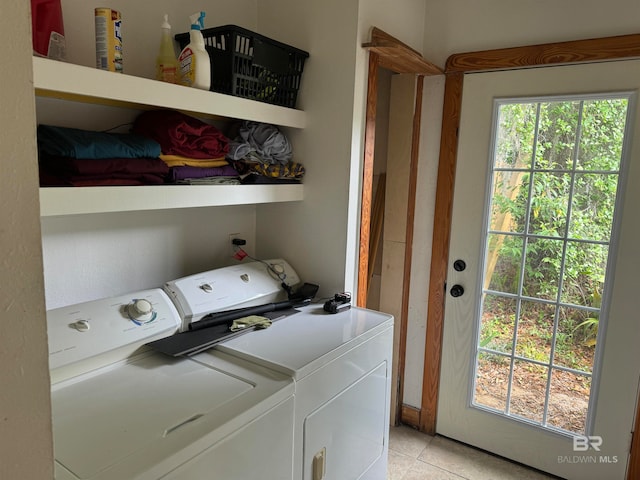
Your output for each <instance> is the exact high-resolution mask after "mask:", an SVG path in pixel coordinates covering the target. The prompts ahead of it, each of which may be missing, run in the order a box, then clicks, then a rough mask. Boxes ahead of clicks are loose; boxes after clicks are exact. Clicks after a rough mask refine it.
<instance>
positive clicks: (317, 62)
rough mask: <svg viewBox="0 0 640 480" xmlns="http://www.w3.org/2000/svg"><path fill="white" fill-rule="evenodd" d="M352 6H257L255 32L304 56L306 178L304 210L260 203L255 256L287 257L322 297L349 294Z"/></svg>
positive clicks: (295, 1)
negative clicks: (318, 286)
mask: <svg viewBox="0 0 640 480" xmlns="http://www.w3.org/2000/svg"><path fill="white" fill-rule="evenodd" d="M356 22H357V2H355V1H346V2H345V1H342V0H329V1H323V2H316V1H312V0H307V1H299V0H261V1H260V2H259V4H258V27H259V31H260V33H263V34H265V35H267V36H269V37H272V38H275V39H277V40H280V41H282V42H285V43H288V44H291V45H295V46H296V47H298V48H301V49H303V50H306V51H308V52H309V54H310V57H309V59H308V60H307V62H306V64H305V68H304V73H303V75H302V88H301V90H300V97H299V108H302V109H303V110H305V111H306V112H307V115H308V119H309V121H308V125H307V127H306V128H305V129H304V131H300V132H297V131H294V132H291V138H292V141H293V142H294V145H295V155H296V159H297V160H298V161H299V162H301V163H302V164H303V165H304V166H305V168H306V170H307V175H306V177H305V179H304V184H305V187H304V188H305V200H304V202H303V203H302V204H298V203H296V204H286V205H285V204H283V205H260V206H259V207H258V214H257V236H258V243H259V245H258V254H259V255H261V256H265V257H269V256H272V255H274V254H275V252H282V251H284V252H286V257H287V258H290V259H291V263H292V265H293V267H294V268H295V269H296V270H297V271H298V273H299V274H300V276H301V278H302V279H303V280H304V281H307V282H311V283H316V284H318V285H320V287H321V290H320V292H319V294H318V295H319V296H320V297H322V296H329V295H333V293H335V292H338V291H343V290H344V289H345V288H346V289H352V288H353V280H352V277H353V270H352V267H351V265H347V264H346V263H345V258H346V256H347V255H348V254H347V251H348V248H349V243H348V240H347V230H348V227H349V220H350V217H349V215H350V211H349V210H348V208H347V205H348V202H349V182H350V179H349V173H350V162H351V158H352V148H353V147H352V139H351V131H352V125H353V123H354V122H355V121H356V120H355V119H354V112H353V103H354V90H353V78H354V75H355V55H356V36H355V28H356Z"/></svg>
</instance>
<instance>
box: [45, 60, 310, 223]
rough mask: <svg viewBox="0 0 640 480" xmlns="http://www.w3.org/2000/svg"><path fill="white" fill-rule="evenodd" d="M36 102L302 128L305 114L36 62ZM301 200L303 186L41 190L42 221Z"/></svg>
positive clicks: (62, 64) (115, 74)
mask: <svg viewBox="0 0 640 480" xmlns="http://www.w3.org/2000/svg"><path fill="white" fill-rule="evenodd" d="M33 78H34V88H35V93H36V95H37V96H40V97H51V98H58V99H62V100H70V101H75V102H82V103H91V104H102V105H111V106H116V107H122V108H132V109H142V110H144V109H151V108H171V109H175V110H180V111H183V112H186V113H192V114H194V115H196V116H204V117H215V118H220V117H222V118H228V119H242V120H253V121H257V122H265V123H271V124H274V125H279V126H284V127H292V128H304V127H305V125H306V114H305V112H303V111H301V110H296V109H292V108H285V107H280V106H277V105H271V104H267V103H262V102H256V101H253V100H248V99H245V98H239V97H234V96H231V95H223V94H219V93H215V92H209V91H204V90H198V89H196V88H189V87H184V86H181V85H171V84H168V83H163V82H158V81H156V80H149V79H146V78H140V77H133V76H130V75H124V74H117V73H112V72H107V71H102V70H98V69H95V68H90V67H85V66H81V65H73V64H69V63H64V62H58V61H54V60H49V59H45V58H39V57H33ZM302 199H303V186H302V185H289V184H285V185H154V186H135V187H44V188H40V215H41V216H58V215H75V214H88V213H104V212H122V211H135V210H157V209H169V208H192V207H206V206H227V205H249V204H259V203H274V202H289V201H299V200H302Z"/></svg>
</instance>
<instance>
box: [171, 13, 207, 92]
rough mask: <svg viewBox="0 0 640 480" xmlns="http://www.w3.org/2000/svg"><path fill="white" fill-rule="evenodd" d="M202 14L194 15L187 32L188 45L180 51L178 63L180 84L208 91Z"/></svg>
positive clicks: (203, 14)
mask: <svg viewBox="0 0 640 480" xmlns="http://www.w3.org/2000/svg"><path fill="white" fill-rule="evenodd" d="M204 16H205V13H204V12H198V13H194V14H193V15H191V17H189V18H190V19H191V30H190V31H189V44H188V45H187V46H186V47H184V48H183V49H182V52H180V57H178V62H179V64H180V83H181V84H182V85H186V86H188V87H196V88H201V89H203V90H209V87H210V86H211V63H210V61H209V54H208V53H207V50H206V49H205V48H204V38H203V37H202V32H201V30H202V29H203V28H204Z"/></svg>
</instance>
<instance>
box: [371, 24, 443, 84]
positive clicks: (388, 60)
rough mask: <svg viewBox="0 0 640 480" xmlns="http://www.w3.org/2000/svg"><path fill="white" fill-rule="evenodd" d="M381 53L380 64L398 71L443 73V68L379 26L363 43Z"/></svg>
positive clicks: (422, 73) (374, 28) (426, 73)
mask: <svg viewBox="0 0 640 480" xmlns="http://www.w3.org/2000/svg"><path fill="white" fill-rule="evenodd" d="M362 46H363V47H364V48H366V49H368V50H370V51H371V52H375V53H377V54H378V55H379V62H380V66H381V67H384V68H386V69H388V70H391V71H392V72H396V73H415V74H418V75H442V74H443V73H444V72H443V70H442V69H441V68H440V67H438V66H437V65H434V64H433V63H431V62H429V61H427V60H425V59H424V58H423V57H422V55H421V54H420V52H418V51H416V50H414V49H413V48H411V47H409V46H408V45H406V44H404V43H402V42H401V41H400V40H398V39H397V38H395V37H392V36H391V35H389V34H388V33H386V32H383V31H382V30H380V29H379V28H376V27H373V29H372V30H371V41H370V42H368V43H364V44H363V45H362Z"/></svg>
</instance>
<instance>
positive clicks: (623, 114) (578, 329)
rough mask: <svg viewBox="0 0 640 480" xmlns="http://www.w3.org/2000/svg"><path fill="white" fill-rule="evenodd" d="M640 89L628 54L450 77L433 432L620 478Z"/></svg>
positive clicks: (637, 360)
mask: <svg viewBox="0 0 640 480" xmlns="http://www.w3.org/2000/svg"><path fill="white" fill-rule="evenodd" d="M639 88H640V62H638V61H626V62H611V63H602V64H592V65H575V66H562V67H548V68H537V69H530V70H519V71H510V72H492V73H478V74H468V75H466V76H465V79H464V89H463V102H462V113H461V125H460V137H459V146H458V162H457V173H456V181H455V194H454V204H453V224H452V232H451V244H450V258H449V269H448V278H447V296H446V302H445V321H444V333H443V352H442V369H441V380H440V397H439V402H438V418H437V426H436V430H437V432H438V433H439V434H442V435H445V436H448V437H451V438H454V439H457V440H460V441H463V442H465V443H468V444H471V445H475V446H477V447H480V448H482V449H485V450H488V451H490V452H494V453H496V454H499V455H502V456H505V457H507V458H511V459H514V460H516V461H519V462H522V463H524V464H527V465H531V466H533V467H535V468H539V469H541V470H544V471H547V472H550V473H553V474H555V475H559V476H561V477H564V478H572V479H573V478H575V479H591V478H593V479H603V478H607V479H623V478H624V475H625V471H626V464H627V460H628V452H629V446H630V440H631V430H632V426H633V418H634V412H635V405H636V398H637V397H636V395H637V390H638V379H639V375H640V312H639V311H638V309H637V308H635V306H636V304H637V303H638V300H637V296H638V295H640V288H639V287H640V281H639V280H638V273H639V272H640V254H638V251H637V249H638V245H640V215H639V213H638V211H639V210H638V208H639V207H640V122H639V121H638V119H639V118H640V117H639V116H638V108H639V103H640V102H638V98H637V95H638V89H639ZM614 212H615V214H614ZM456 260H462V261H463V262H464V265H463V263H461V262H457V263H456Z"/></svg>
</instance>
